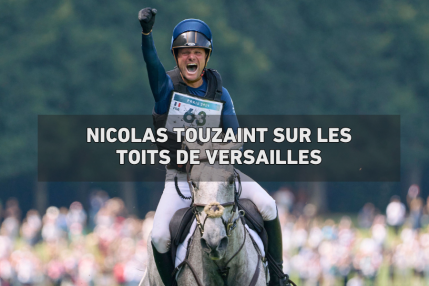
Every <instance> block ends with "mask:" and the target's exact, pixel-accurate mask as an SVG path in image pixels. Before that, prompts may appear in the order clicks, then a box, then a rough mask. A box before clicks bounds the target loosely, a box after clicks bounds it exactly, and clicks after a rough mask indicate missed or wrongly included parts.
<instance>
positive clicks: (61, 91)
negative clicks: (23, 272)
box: [0, 0, 429, 211]
mask: <svg viewBox="0 0 429 286" xmlns="http://www.w3.org/2000/svg"><path fill="white" fill-rule="evenodd" d="M144 7H155V8H157V9H158V14H157V16H156V23H155V27H154V31H153V34H154V39H155V43H156V46H157V50H158V54H159V56H160V58H161V61H162V62H163V64H164V66H165V68H166V69H167V70H168V69H171V68H173V67H174V65H175V63H174V60H173V57H172V56H171V53H170V51H169V47H170V40H171V33H172V30H173V28H174V26H175V25H176V24H177V23H178V22H179V21H181V20H183V19H185V18H199V19H202V20H204V21H205V22H206V23H207V24H208V25H209V26H210V27H211V29H212V32H213V36H214V50H213V54H212V57H211V59H210V62H209V67H211V68H215V69H217V70H218V71H219V72H220V73H221V75H222V77H223V80H224V86H225V87H226V88H227V89H228V90H229V92H230V94H231V96H232V99H233V101H234V104H235V109H236V112H237V113H238V114H399V115H401V124H402V129H401V136H402V138H401V144H402V146H401V148H402V154H401V156H402V158H401V162H402V177H403V180H402V181H403V182H402V183H401V184H393V183H391V184H353V186H355V187H351V185H347V186H346V185H344V184H342V185H341V184H336V185H335V184H333V185H330V187H329V185H328V186H327V188H328V189H332V190H336V191H333V192H334V193H335V195H328V206H329V208H330V209H331V210H333V211H344V210H351V209H353V210H356V209H357V208H358V207H360V206H361V205H362V204H361V203H362V202H363V201H364V200H369V199H371V198H373V199H375V200H377V195H376V194H378V192H374V189H377V191H380V192H384V195H381V196H380V197H379V202H378V203H379V205H380V206H381V207H384V205H385V204H387V200H386V199H388V197H389V196H390V195H391V194H392V193H394V192H396V193H398V192H401V191H403V189H404V188H406V186H408V185H409V184H410V183H420V184H421V185H422V187H423V191H424V192H425V190H424V189H425V187H427V186H429V181H428V180H427V179H425V177H427V176H425V175H426V174H428V173H429V170H428V169H429V164H428V156H429V150H428V148H426V146H428V145H429V144H428V143H429V132H428V122H429V112H428V111H427V110H428V109H429V97H428V93H429V49H428V48H427V47H429V2H428V1H424V0H410V1H404V0H402V1H399V0H380V1H369V0H365V1H362V0H349V1H333V0H327V1H322V2H321V1H311V0H301V1H280V0H279V1H274V2H266V1H260V0H247V1H244V0H236V1H225V0H223V1H211V2H208V1H197V0H181V1H175V2H171V1H168V2H167V1H166V0H161V1H146V2H144V3H142V2H138V1H120V2H118V1H111V0H104V1H100V0H87V1H70V0H60V1H53V0H46V1H39V2H37V1H36V2H34V1H29V0H4V1H1V2H0V43H1V44H0V95H1V96H0V131H1V132H0V180H1V182H3V183H0V187H1V189H2V190H1V191H0V197H1V198H2V199H5V198H6V197H7V196H9V195H14V196H18V197H20V196H21V197H22V196H24V197H25V196H27V195H28V193H29V192H31V190H32V189H34V188H35V187H34V186H35V183H34V180H35V179H34V178H35V176H36V173H37V115H38V114H151V112H152V108H153V104H154V101H153V98H152V95H151V93H150V88H149V82H148V80H147V72H146V68H145V65H144V61H143V59H142V55H141V51H140V49H141V34H140V31H141V29H140V26H139V23H138V20H137V13H138V11H139V10H140V9H142V8H144ZM22 182H27V183H22ZM48 185H49V184H48ZM57 187H58V186H57ZM128 187H129V186H128ZM128 187H124V188H125V189H127V188H128ZM45 188H46V186H45ZM58 188H61V187H58ZM141 188H144V187H141ZM345 188H349V189H354V190H356V191H347V192H341V191H344V189H345ZM18 189H19V190H18ZM84 189H85V188H84ZM36 190H37V188H36ZM160 192H161V190H159V192H158V193H160ZM340 193H343V195H339V196H338V194H340ZM428 193H429V192H427V191H426V194H428ZM159 195H160V194H159ZM51 197H52V196H51ZM158 197H159V196H158ZM352 197H355V198H356V200H350V198H352ZM329 198H331V199H333V201H332V200H329ZM345 198H347V199H348V201H349V202H348V203H344V202H343V200H344V199H345ZM359 198H360V199H359ZM33 200H35V199H34V198H33ZM49 203H51V204H55V201H50V202H49ZM152 208H153V207H152Z"/></svg>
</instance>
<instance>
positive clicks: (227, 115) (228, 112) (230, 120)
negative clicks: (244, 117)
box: [221, 87, 239, 134]
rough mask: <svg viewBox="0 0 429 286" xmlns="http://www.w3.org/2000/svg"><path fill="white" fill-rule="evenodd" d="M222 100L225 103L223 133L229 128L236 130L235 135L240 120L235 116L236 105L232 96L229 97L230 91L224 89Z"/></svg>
mask: <svg viewBox="0 0 429 286" xmlns="http://www.w3.org/2000/svg"><path fill="white" fill-rule="evenodd" d="M221 100H223V101H225V104H224V107H223V111H222V123H223V126H222V127H223V131H224V132H226V129H227V128H232V129H234V133H235V134H237V128H238V127H239V125H238V119H237V115H236V114H235V109H234V104H233V103H232V99H231V95H229V92H228V90H226V88H224V87H222V97H221Z"/></svg>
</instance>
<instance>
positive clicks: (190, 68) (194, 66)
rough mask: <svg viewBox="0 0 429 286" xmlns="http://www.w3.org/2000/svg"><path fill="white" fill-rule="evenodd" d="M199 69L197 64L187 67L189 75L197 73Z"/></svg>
mask: <svg viewBox="0 0 429 286" xmlns="http://www.w3.org/2000/svg"><path fill="white" fill-rule="evenodd" d="M197 69H198V66H197V64H188V65H187V66H186V70H187V71H188V73H195V72H196V71H197Z"/></svg>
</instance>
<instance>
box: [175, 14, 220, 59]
mask: <svg viewBox="0 0 429 286" xmlns="http://www.w3.org/2000/svg"><path fill="white" fill-rule="evenodd" d="M191 47H192V48H194V47H195V48H203V49H206V50H208V57H207V60H208V58H209V57H210V54H211V52H212V50H213V39H212V32H211V30H210V28H209V26H207V24H206V23H204V22H203V21H201V20H198V19H186V20H183V21H182V22H180V23H179V24H177V25H176V27H174V30H173V36H172V37H171V46H170V50H171V53H173V55H174V49H175V48H191Z"/></svg>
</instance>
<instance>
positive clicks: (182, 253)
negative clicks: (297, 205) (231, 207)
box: [174, 219, 265, 277]
mask: <svg viewBox="0 0 429 286" xmlns="http://www.w3.org/2000/svg"><path fill="white" fill-rule="evenodd" d="M244 226H245V227H246V229H247V231H248V232H249V234H250V235H251V236H252V238H253V240H254V241H255V243H256V245H257V246H258V248H259V250H260V252H261V254H262V257H265V249H264V244H263V243H262V239H261V238H260V237H259V235H258V233H257V232H256V231H254V230H253V229H251V228H250V227H249V226H248V225H247V224H245V225H244ZM196 227H197V221H196V220H195V219H194V221H193V222H192V225H191V228H190V229H189V233H188V235H187V236H186V238H185V240H184V241H183V242H182V243H180V244H179V246H178V247H177V251H176V260H175V261H174V267H177V266H178V265H179V264H180V263H182V261H183V260H185V258H186V251H187V247H188V242H189V239H190V238H191V237H192V235H193V234H194V231H195V229H196ZM177 274H179V272H177ZM176 277H177V275H176Z"/></svg>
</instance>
